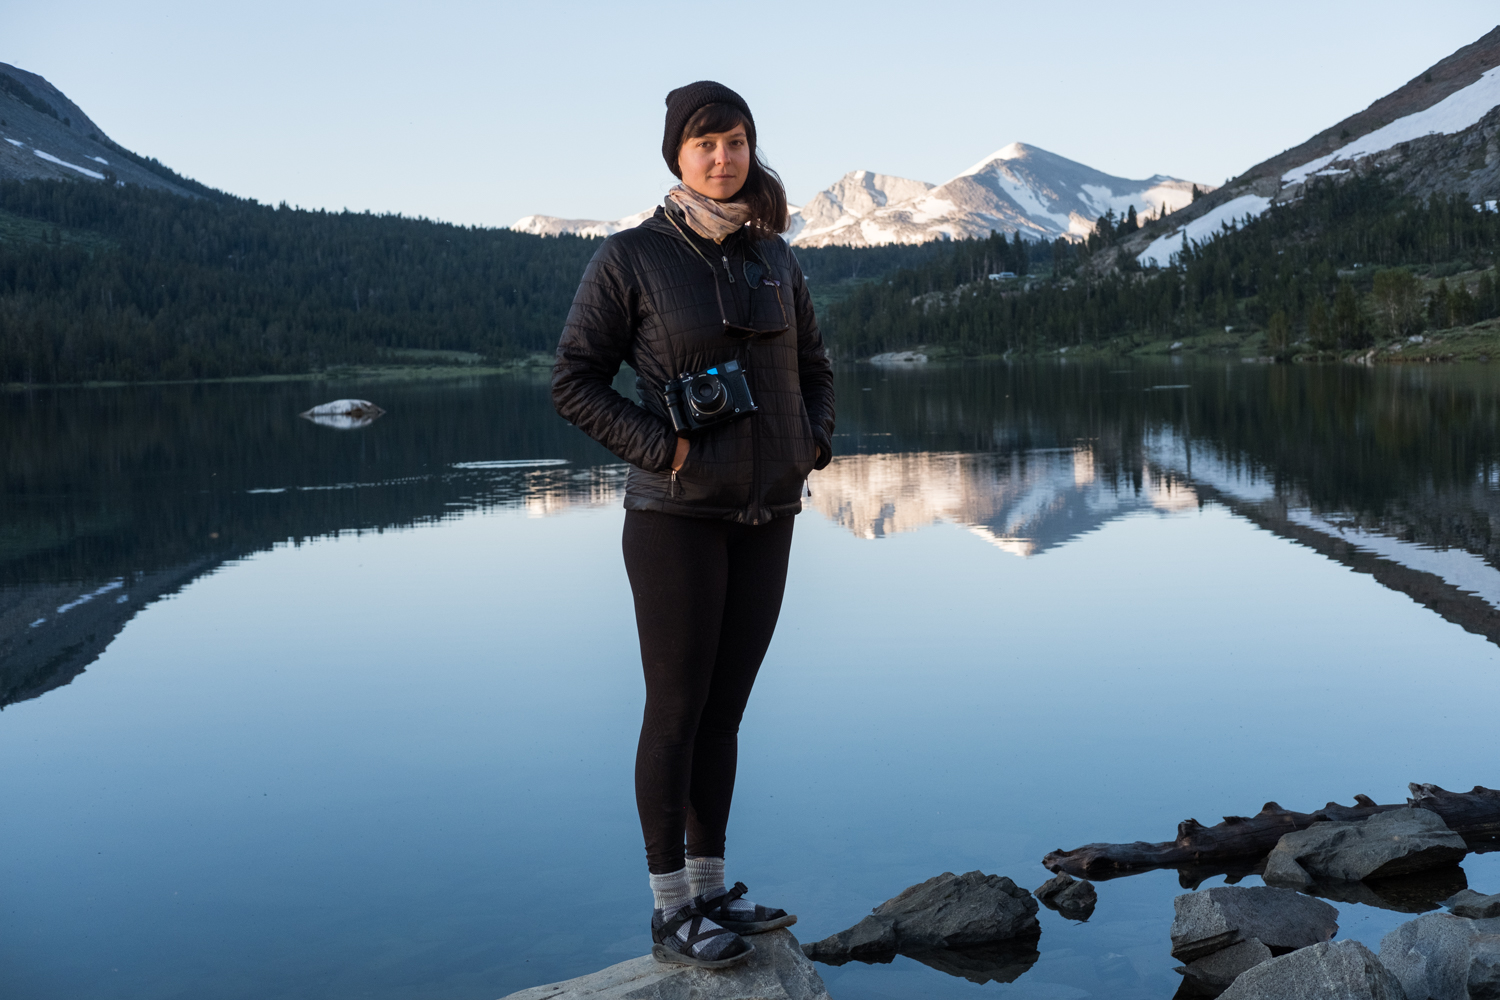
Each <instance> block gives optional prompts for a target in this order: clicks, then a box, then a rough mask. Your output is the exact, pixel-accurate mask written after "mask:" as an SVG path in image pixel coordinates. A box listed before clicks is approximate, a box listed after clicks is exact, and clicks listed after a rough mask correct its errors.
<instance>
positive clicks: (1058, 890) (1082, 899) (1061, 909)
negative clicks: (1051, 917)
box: [1035, 873, 1099, 921]
mask: <svg viewBox="0 0 1500 1000" xmlns="http://www.w3.org/2000/svg"><path fill="white" fill-rule="evenodd" d="M1035 895H1036V898H1037V899H1038V900H1040V901H1041V904H1042V905H1043V906H1045V907H1047V909H1049V910H1056V911H1057V912H1058V913H1061V914H1062V915H1063V916H1065V917H1067V918H1068V919H1069V920H1080V921H1082V920H1087V919H1088V918H1089V917H1092V916H1093V915H1094V906H1095V905H1096V904H1097V903H1098V902H1099V894H1098V893H1097V892H1095V891H1094V884H1093V883H1092V882H1090V881H1088V880H1087V879H1084V880H1082V881H1079V880H1078V879H1075V878H1073V877H1072V876H1071V875H1067V874H1062V873H1059V874H1058V875H1056V876H1054V877H1053V878H1049V879H1048V880H1047V881H1045V882H1043V883H1042V884H1041V885H1040V886H1039V887H1038V888H1037V890H1036V893H1035Z"/></svg>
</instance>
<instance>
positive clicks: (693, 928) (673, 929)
mask: <svg viewBox="0 0 1500 1000" xmlns="http://www.w3.org/2000/svg"><path fill="white" fill-rule="evenodd" d="M708 919H709V918H708V917H707V916H705V915H704V914H703V912H702V911H701V910H699V909H698V907H696V906H693V905H691V904H689V905H687V906H684V907H682V908H681V909H680V910H678V911H677V912H676V913H675V914H673V915H672V917H671V918H670V919H668V920H665V921H663V922H662V925H661V935H662V937H663V938H677V940H678V941H680V942H682V949H683V950H685V951H687V952H688V953H689V954H691V953H693V952H694V951H695V950H696V948H697V945H698V944H700V943H701V942H703V941H707V940H709V939H710V938H716V937H719V936H721V935H724V934H733V933H734V931H731V930H729V929H727V928H724V927H719V926H717V925H715V926H713V927H710V928H708V929H707V930H705V929H703V923H704V921H705V920H708ZM683 924H687V925H688V932H687V937H686V938H679V937H677V932H678V931H679V930H680V929H681V928H682V925H683Z"/></svg>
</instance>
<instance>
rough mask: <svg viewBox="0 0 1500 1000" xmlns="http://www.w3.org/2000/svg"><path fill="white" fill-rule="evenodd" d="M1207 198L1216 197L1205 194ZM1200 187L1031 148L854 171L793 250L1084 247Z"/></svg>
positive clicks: (552, 222)
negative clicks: (953, 169) (918, 176)
mask: <svg viewBox="0 0 1500 1000" xmlns="http://www.w3.org/2000/svg"><path fill="white" fill-rule="evenodd" d="M1200 187H1201V188H1202V189H1203V190H1211V188H1210V187H1209V186H1207V185H1200ZM1192 189H1193V185H1192V184H1191V183H1190V182H1188V181H1183V180H1178V179H1176V178H1173V177H1165V176H1162V175H1160V174H1158V175H1156V176H1153V177H1149V178H1147V179H1145V180H1140V181H1134V180H1127V179H1125V178H1123V177H1114V176H1112V175H1110V174H1106V173H1103V172H1101V171H1098V170H1095V169H1094V168H1092V167H1088V166H1085V165H1083V164H1082V163H1076V162H1074V161H1073V160H1069V159H1067V158H1066V157H1062V156H1058V155H1057V154H1056V153H1049V152H1047V151H1046V150H1045V149H1039V148H1037V147H1036V146H1028V145H1027V144H1026V143H1023V142H1013V143H1011V144H1010V145H1008V146H1003V147H1001V148H1000V149H999V150H997V151H995V152H994V153H992V154H990V155H989V156H987V157H985V158H984V159H982V160H980V161H979V162H978V163H976V164H974V165H973V166H972V167H970V168H969V169H967V170H965V171H964V172H963V173H961V174H958V175H957V176H955V177H954V178H953V179H952V180H949V181H948V182H947V183H944V184H940V185H933V184H929V183H928V182H926V181H918V180H912V179H910V178H907V177H893V176H891V175H889V174H878V173H875V172H874V171H871V170H851V171H850V172H849V173H847V174H845V175H844V176H843V177H840V178H839V179H838V180H837V181H834V182H833V184H831V185H829V186H828V187H827V188H825V189H824V190H822V191H819V192H818V193H817V194H815V195H814V196H813V197H812V198H810V199H808V201H807V203H806V204H805V205H803V206H802V207H801V208H800V209H796V208H794V209H792V218H791V228H790V229H788V230H787V232H786V234H785V235H786V238H787V240H788V241H790V242H791V243H792V245H793V246H814V247H816V246H876V245H879V244H885V243H926V242H928V241H929V240H939V239H950V240H952V239H973V238H977V237H985V236H989V235H990V233H991V232H1001V233H1012V232H1019V233H1020V234H1021V235H1022V236H1023V237H1025V238H1026V239H1032V240H1052V239H1056V238H1057V237H1059V236H1062V237H1066V238H1069V239H1080V238H1082V237H1084V236H1087V235H1088V234H1089V233H1090V232H1092V231H1093V228H1094V223H1095V220H1097V219H1098V218H1099V216H1101V215H1103V214H1105V213H1106V212H1109V211H1113V212H1114V213H1115V214H1116V215H1119V216H1124V215H1125V214H1126V213H1127V212H1128V211H1129V209H1130V207H1131V206H1134V207H1135V210H1136V212H1137V213H1139V214H1140V215H1142V216H1145V215H1150V214H1156V213H1157V212H1161V211H1166V212H1175V211H1176V210H1177V209H1179V208H1181V207H1183V206H1184V205H1186V204H1188V203H1189V202H1190V201H1192ZM647 214H649V213H642V214H641V215H636V216H630V217H627V218H625V219H620V220H618V221H615V222H595V221H592V220H588V219H559V218H555V217H553V216H545V215H528V216H527V217H526V218H524V219H521V220H520V221H518V222H516V223H515V224H514V225H513V226H512V227H511V228H513V229H519V230H521V231H522V232H529V233H540V234H543V235H556V234H557V233H563V232H569V233H577V234H579V235H582V236H607V235H609V234H610V233H614V232H618V231H619V230H620V229H625V228H629V227H630V226H633V225H637V224H639V222H640V220H641V219H643V218H644V217H645V215H647Z"/></svg>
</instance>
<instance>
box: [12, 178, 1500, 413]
mask: <svg viewBox="0 0 1500 1000" xmlns="http://www.w3.org/2000/svg"><path fill="white" fill-rule="evenodd" d="M158 166H159V165H158ZM162 169H163V170H164V169H165V168H162ZM174 176H175V175H174ZM202 190H203V191H205V192H208V194H207V195H206V196H203V197H196V198H191V197H189V198H185V197H179V196H176V195H173V194H169V193H166V192H160V191H152V190H145V189H142V188H140V187H137V186H134V185H126V186H115V185H108V184H92V183H83V182H72V181H4V182H0V383H4V382H21V383H29V384H41V383H57V382H81V381H92V380H120V381H135V380H145V379H196V378H223V377H232V376H244V375H267V374H292V373H301V372H307V371H317V370H323V369H327V368H329V367H332V366H337V365H349V364H369V363H377V362H380V361H382V360H388V359H389V358H390V356H391V352H392V351H397V352H399V351H402V350H411V349H417V350H423V351H461V352H467V353H471V354H474V355H478V356H481V357H484V358H489V359H502V358H507V357H515V356H518V355H525V354H528V353H532V352H539V351H550V350H552V348H553V347H554V345H555V344H556V342H557V336H558V332H559V331H560V329H561V327H562V323H563V320H564V317H565V316H566V315H567V309H568V305H569V303H570V302H571V301H572V297H573V293H574V291H575V289H576V288H577V284H578V279H579V276H580V275H581V274H582V271H583V268H584V265H585V264H586V263H587V261H588V259H589V257H590V256H591V255H592V254H593V253H594V251H595V250H596V249H597V247H598V245H599V241H598V240H594V239H582V238H578V237H571V236H562V237H540V236H532V235H528V234H524V233H516V232H512V231H510V230H505V229H480V228H466V227H463V226H453V225H446V224H442V223H436V222H431V221H428V220H425V219H410V218H405V217H401V216H377V215H370V214H368V213H366V214H355V213H350V212H341V213H329V212H321V211H318V212H313V211H303V210H293V209H289V208H287V207H286V206H285V205H282V206H280V207H275V208H273V207H271V206H267V205H261V204H258V203H256V202H253V201H248V200H243V199H238V198H234V197H231V196H228V195H224V194H222V193H219V192H214V191H210V190H209V189H207V188H204V189H202ZM1103 222H1104V223H1105V224H1103V225H1101V226H1100V227H1099V229H1098V231H1097V232H1096V234H1095V236H1094V237H1093V238H1092V239H1090V240H1089V241H1088V242H1086V243H1081V244H1071V243H1068V242H1066V241H1064V240H1057V241H1055V242H1053V243H1050V244H1049V243H1028V242H1024V241H1023V240H1021V239H1020V237H1019V236H1018V235H1016V234H1014V233H1013V234H1011V235H1010V236H1005V235H1002V234H994V235H992V236H991V237H989V238H988V239H977V240H965V241H959V242H942V241H938V242H933V243H927V244H921V245H916V246H900V245H898V246H886V247H868V248H851V247H821V248H814V249H806V248H803V249H799V250H798V251H797V254H798V257H799V259H800V260H801V262H802V266H803V269H804V270H805V271H806V272H807V274H808V276H809V279H810V282H811V285H812V287H813V290H814V293H815V295H816V296H818V302H819V306H820V319H821V321H822V323H823V327H824V331H825V334H826V335H827V337H828V339H829V341H830V343H831V344H832V345H833V347H834V349H835V351H836V353H837V354H838V355H839V356H841V357H846V358H847V357H861V356H868V355H870V354H874V353H878V352H880V351H885V350H896V349H902V348H906V347H911V346H913V345H916V344H928V345H934V346H937V345H946V346H950V347H953V348H955V349H957V350H959V351H961V352H963V353H965V354H970V355H980V354H1000V353H1004V352H1006V351H1012V350H1035V349H1043V348H1055V347H1059V346H1068V345H1083V344H1097V343H1101V342H1105V341H1110V342H1121V341H1123V342H1124V343H1125V344H1127V345H1128V344H1129V343H1131V342H1145V341H1151V340H1160V339H1162V338H1165V337H1179V336H1186V335H1192V334H1196V333H1201V332H1203V331H1205V330H1208V329H1219V328H1222V327H1223V326H1243V325H1245V324H1249V325H1251V326H1254V327H1258V328H1264V329H1265V330H1266V332H1267V338H1268V342H1269V343H1270V345H1271V349H1272V351H1273V353H1279V354H1286V353H1289V352H1291V350H1292V348H1291V345H1292V344H1293V343H1296V342H1301V341H1306V342H1310V344H1311V345H1312V346H1313V347H1315V348H1318V349H1326V350H1335V349H1349V348H1356V347H1360V346H1362V345H1365V344H1368V343H1370V342H1371V340H1372V338H1373V337H1374V336H1375V335H1377V334H1388V335H1391V336H1398V335H1409V334H1411V333H1414V332H1416V331H1417V330H1419V329H1421V328H1423V327H1424V326H1437V327H1444V326H1448V325H1453V324H1458V323H1468V322H1472V321H1474V320H1476V319H1483V318H1487V317H1490V316H1495V315H1500V294H1497V290H1496V283H1495V281H1494V280H1493V279H1492V278H1491V277H1490V276H1489V275H1486V276H1485V277H1484V278H1483V279H1481V280H1480V281H1479V282H1478V284H1477V286H1475V288H1474V289H1473V291H1471V290H1470V289H1469V288H1468V287H1467V286H1463V285H1456V286H1455V287H1453V288H1449V287H1447V286H1446V285H1439V286H1438V287H1437V288H1436V289H1432V288H1424V287H1423V286H1422V284H1421V282H1419V281H1418V279H1417V278H1416V277H1415V276H1414V275H1413V274H1412V273H1411V271H1410V269H1409V266H1410V265H1424V266H1426V269H1427V270H1428V271H1429V272H1430V274H1431V276H1433V277H1436V276H1437V275H1439V274H1442V273H1444V272H1446V273H1450V274H1451V273H1455V272H1457V271H1459V270H1469V269H1471V268H1472V267H1475V266H1487V265H1488V264H1489V263H1490V262H1492V260H1493V258H1494V257H1495V255H1496V252H1497V250H1500V215H1497V214H1496V213H1494V212H1488V211H1476V210H1475V209H1474V207H1473V206H1471V205H1469V204H1468V203H1467V202H1466V201H1465V200H1463V199H1457V198H1454V199H1443V198H1434V199H1432V200H1429V201H1425V202H1423V201H1419V200H1416V199H1413V198H1410V197H1407V196H1405V195H1402V194H1400V193H1399V192H1397V191H1396V190H1395V189H1394V188H1392V187H1390V186H1388V185H1386V184H1385V183H1383V182H1382V181H1381V180H1380V179H1378V178H1374V177H1371V178H1364V179H1355V180H1350V181H1348V182H1347V183H1343V184H1335V183H1323V184H1319V185H1314V186H1312V187H1311V188H1310V189H1309V190H1308V192H1307V194H1306V195H1305V196H1304V197H1303V198H1302V199H1300V200H1299V201H1297V202H1295V203H1293V204H1291V205H1283V206H1278V207H1275V208H1273V209H1271V210H1270V211H1269V212H1267V213H1266V214H1265V215H1263V216H1262V217H1261V218H1260V219H1258V220H1256V221H1254V222H1253V223H1251V224H1249V225H1247V226H1245V227H1243V228H1242V229H1240V230H1238V231H1236V232H1233V233H1226V234H1223V235H1221V236H1220V237H1219V238H1216V239H1212V240H1209V241H1207V242H1205V243H1203V244H1199V245H1195V246H1190V247H1186V248H1184V249H1183V250H1182V251H1181V253H1180V254H1179V257H1178V260H1177V262H1176V263H1175V264H1174V266H1172V267H1170V268H1163V269H1150V270H1142V269H1140V268H1139V267H1137V266H1136V265H1135V264H1134V262H1133V261H1132V260H1126V261H1125V266H1124V269H1123V270H1122V271H1117V272H1114V273H1112V274H1110V275H1108V276H1106V277H1099V276H1097V274H1096V271H1098V270H1099V269H1097V268H1092V267H1088V266H1084V265H1085V264H1087V263H1088V260H1089V258H1090V257H1091V255H1094V254H1099V253H1106V252H1110V253H1112V252H1114V251H1113V246H1114V244H1115V243H1116V241H1118V240H1119V239H1121V238H1123V237H1124V236H1125V235H1128V234H1129V233H1130V232H1131V231H1133V229H1134V228H1135V227H1134V224H1133V222H1132V220H1131V219H1130V217H1129V216H1127V218H1126V219H1124V220H1119V221H1116V220H1114V219H1112V218H1109V217H1106V219H1105V220H1103ZM1433 265H1436V266H1437V267H1436V268H1433V267H1432V266H1433ZM1005 272H1010V273H1012V274H1015V275H1019V276H1021V277H1020V278H1017V279H1004V278H1002V279H1000V280H990V279H991V276H997V275H1002V274H1004V273H1005Z"/></svg>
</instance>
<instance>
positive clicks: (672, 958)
mask: <svg viewBox="0 0 1500 1000" xmlns="http://www.w3.org/2000/svg"><path fill="white" fill-rule="evenodd" d="M753 954H755V945H751V946H750V947H749V948H747V949H746V950H744V951H742V952H740V953H739V954H738V955H735V956H733V957H732V958H717V959H707V958H694V957H692V956H691V955H684V954H682V952H680V951H673V950H672V949H670V948H668V947H666V946H665V945H660V944H653V945H652V946H651V957H652V958H654V959H656V960H657V961H658V962H661V963H662V964H663V965H691V966H692V967H693V968H695V969H728V968H731V967H733V966H736V965H739V964H740V963H741V962H743V961H744V960H745V959H747V958H749V957H750V956H751V955H753Z"/></svg>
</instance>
